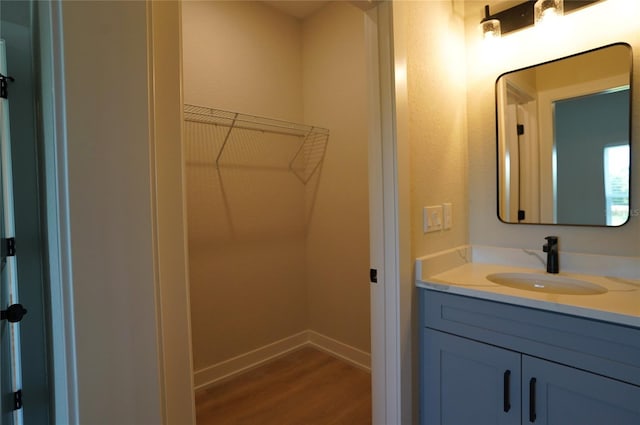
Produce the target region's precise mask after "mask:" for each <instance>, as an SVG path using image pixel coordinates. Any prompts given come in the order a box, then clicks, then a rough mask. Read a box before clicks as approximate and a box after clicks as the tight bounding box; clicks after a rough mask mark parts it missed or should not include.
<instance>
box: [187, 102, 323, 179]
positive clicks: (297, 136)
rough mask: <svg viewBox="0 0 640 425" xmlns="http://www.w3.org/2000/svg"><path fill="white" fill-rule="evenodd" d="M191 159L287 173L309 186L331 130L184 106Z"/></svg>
mask: <svg viewBox="0 0 640 425" xmlns="http://www.w3.org/2000/svg"><path fill="white" fill-rule="evenodd" d="M184 119H185V122H186V123H185V133H186V140H187V143H188V144H189V145H190V149H189V150H188V153H187V160H188V161H191V162H196V163H200V164H206V163H214V164H215V166H216V167H217V168H220V167H222V166H236V167H264V168H273V169H288V170H290V171H292V172H293V173H294V174H295V175H296V177H298V178H299V179H300V181H302V182H303V183H305V184H306V183H307V182H308V181H309V180H310V179H311V177H312V176H313V174H314V173H315V172H316V170H317V169H318V168H319V167H320V164H321V163H322V160H323V158H324V154H325V151H326V148H327V143H328V141H329V130H328V129H326V128H321V127H313V126H308V125H304V124H298V123H293V122H288V121H282V120H276V119H272V118H265V117H259V116H255V115H248V114H242V113H239V112H230V111H224V110H220V109H213V108H208V107H204V106H196V105H184Z"/></svg>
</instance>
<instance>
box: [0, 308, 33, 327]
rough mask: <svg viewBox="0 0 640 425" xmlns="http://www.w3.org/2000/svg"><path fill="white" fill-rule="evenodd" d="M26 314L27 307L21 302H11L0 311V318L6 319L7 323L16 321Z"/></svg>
mask: <svg viewBox="0 0 640 425" xmlns="http://www.w3.org/2000/svg"><path fill="white" fill-rule="evenodd" d="M25 314H27V309H26V308H24V307H23V306H22V304H11V305H10V306H9V307H7V309H6V310H2V311H0V320H7V321H8V322H9V323H18V322H20V321H21V320H22V318H23V317H24V315H25Z"/></svg>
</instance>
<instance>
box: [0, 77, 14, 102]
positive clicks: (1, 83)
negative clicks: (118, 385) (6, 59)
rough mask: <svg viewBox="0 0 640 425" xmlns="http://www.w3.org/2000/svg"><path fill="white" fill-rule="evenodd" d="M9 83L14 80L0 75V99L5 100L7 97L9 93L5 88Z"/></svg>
mask: <svg viewBox="0 0 640 425" xmlns="http://www.w3.org/2000/svg"><path fill="white" fill-rule="evenodd" d="M9 81H12V82H13V81H15V80H14V79H13V77H9V76H8V75H2V74H0V97H1V98H3V99H6V98H7V96H8V95H9V91H8V89H7V86H8V85H9V84H8V82H9Z"/></svg>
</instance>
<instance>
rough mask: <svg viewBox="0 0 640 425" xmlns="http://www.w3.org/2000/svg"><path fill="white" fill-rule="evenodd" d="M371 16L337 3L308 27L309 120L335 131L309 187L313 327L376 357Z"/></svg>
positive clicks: (309, 20) (305, 44) (306, 100)
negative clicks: (367, 32)
mask: <svg viewBox="0 0 640 425" xmlns="http://www.w3.org/2000/svg"><path fill="white" fill-rule="evenodd" d="M364 45H365V44H364V17H363V12H362V11H361V10H360V9H357V8H355V7H353V6H352V5H349V4H347V3H340V2H334V3H330V4H328V5H327V6H325V7H323V8H322V9H320V10H319V11H318V12H317V13H315V14H314V15H313V16H311V17H309V18H307V19H306V20H305V21H304V25H303V47H304V54H303V63H304V69H303V75H304V117H305V121H306V122H307V123H313V124H314V125H320V126H323V127H326V128H329V129H330V130H331V136H330V138H329V144H328V147H327V152H326V156H325V160H324V164H323V166H322V170H321V173H320V174H319V178H314V179H313V180H312V181H311V182H310V183H309V184H308V185H307V197H308V199H307V201H308V205H309V206H310V209H309V211H310V221H309V227H308V235H307V241H306V248H307V262H306V264H307V270H306V274H307V284H308V306H309V328H310V329H312V330H314V331H317V332H320V333H322V334H324V335H326V336H329V337H331V338H334V339H336V340H338V341H341V342H343V343H345V344H348V345H351V346H353V347H355V348H358V349H360V350H363V351H366V352H369V350H370V332H369V276H368V270H369V196H368V195H369V193H368V192H369V186H368V164H367V161H368V151H367V144H368V137H367V136H368V131H367V125H368V123H367V112H368V103H367V102H368V99H367V79H366V76H367V69H366V62H365V61H366V57H365V49H364Z"/></svg>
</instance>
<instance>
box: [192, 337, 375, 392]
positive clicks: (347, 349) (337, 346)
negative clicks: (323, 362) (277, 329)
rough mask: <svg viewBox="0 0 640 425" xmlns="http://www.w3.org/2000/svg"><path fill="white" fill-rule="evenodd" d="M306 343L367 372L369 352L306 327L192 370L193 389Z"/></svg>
mask: <svg viewBox="0 0 640 425" xmlns="http://www.w3.org/2000/svg"><path fill="white" fill-rule="evenodd" d="M307 345H310V346H313V347H316V348H318V349H320V350H322V351H325V352H327V353H328V354H331V355H332V356H334V357H338V358H340V359H342V360H345V361H347V362H349V363H351V364H352V365H354V366H356V367H359V368H361V369H364V370H366V371H371V355H370V354H369V353H366V352H364V351H362V350H360V349H357V348H355V347H352V346H350V345H347V344H344V343H342V342H340V341H337V340H335V339H333V338H329V337H328V336H325V335H322V334H320V333H318V332H315V331H312V330H306V331H303V332H300V333H297V334H295V335H291V336H289V337H287V338H283V339H281V340H279V341H276V342H273V343H271V344H267V345H265V346H263V347H260V348H257V349H255V350H251V351H249V352H247V353H244V354H241V355H239V356H236V357H233V358H231V359H228V360H225V361H222V362H220V363H216V364H214V365H212V366H208V367H205V368H203V369H200V370H196V371H195V372H194V374H193V382H194V390H195V391H198V390H201V389H204V388H206V387H209V386H211V385H214V384H217V383H219V382H222V381H225V380H227V379H230V378H233V377H234V376H237V375H240V374H241V373H244V372H247V371H248V370H251V369H253V368H255V367H258V366H260V365H262V364H264V363H266V362H268V361H271V360H273V359H276V358H278V357H282V356H283V355H285V354H287V353H289V352H291V351H294V350H297V349H299V348H301V347H304V346H307Z"/></svg>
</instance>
